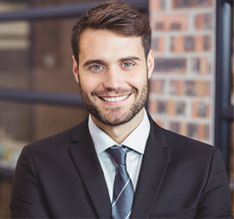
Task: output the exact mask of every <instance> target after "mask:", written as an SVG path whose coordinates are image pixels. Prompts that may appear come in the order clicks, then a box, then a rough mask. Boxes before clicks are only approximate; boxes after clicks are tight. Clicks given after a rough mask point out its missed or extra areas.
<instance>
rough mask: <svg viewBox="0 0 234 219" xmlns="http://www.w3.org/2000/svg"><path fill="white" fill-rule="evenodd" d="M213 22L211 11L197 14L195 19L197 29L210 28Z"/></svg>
mask: <svg viewBox="0 0 234 219" xmlns="http://www.w3.org/2000/svg"><path fill="white" fill-rule="evenodd" d="M211 22H212V15H211V13H205V14H197V15H196V16H195V20H194V26H195V28H196V29H197V30H210V29H211Z"/></svg>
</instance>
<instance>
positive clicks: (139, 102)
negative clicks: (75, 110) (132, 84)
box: [80, 79, 148, 126]
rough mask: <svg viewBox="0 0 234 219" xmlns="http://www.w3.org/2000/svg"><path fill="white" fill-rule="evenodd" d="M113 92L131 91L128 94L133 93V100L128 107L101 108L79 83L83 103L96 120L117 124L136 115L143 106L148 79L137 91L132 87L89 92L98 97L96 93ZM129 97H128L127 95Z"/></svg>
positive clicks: (109, 124) (146, 94)
mask: <svg viewBox="0 0 234 219" xmlns="http://www.w3.org/2000/svg"><path fill="white" fill-rule="evenodd" d="M110 91H111V92H112V94H113V93H115V94H123V93H131V95H130V96H132V95H135V100H134V102H133V103H132V104H131V105H130V106H129V107H126V106H125V107H124V109H125V111H123V110H124V109H123V108H122V107H113V108H102V107H99V106H98V105H97V104H96V103H95V101H92V100H91V99H90V98H89V96H88V95H87V93H86V92H85V91H84V90H83V89H82V86H81V85H80V92H81V96H82V99H83V103H84V105H85V107H86V109H87V110H88V111H89V113H91V114H92V115H93V116H94V117H95V118H96V119H97V120H99V121H100V122H102V123H103V124H105V125H108V126H118V125H122V124H124V123H127V122H128V121H130V120H131V119H132V118H133V117H135V115H137V114H138V113H139V112H140V111H141V109H142V108H143V107H144V106H145V103H146V100H147V97H148V80H147V79H146V82H145V84H144V85H143V87H142V90H141V91H139V90H138V89H136V88H132V89H121V88H120V89H116V90H115V89H106V90H104V91H94V92H92V93H91V95H92V96H94V97H96V98H99V97H98V95H101V94H102V95H104V94H108V92H110ZM128 98H129V97H128Z"/></svg>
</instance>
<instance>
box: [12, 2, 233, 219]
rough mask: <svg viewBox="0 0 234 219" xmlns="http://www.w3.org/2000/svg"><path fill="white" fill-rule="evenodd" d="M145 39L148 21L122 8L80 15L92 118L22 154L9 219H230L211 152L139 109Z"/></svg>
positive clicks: (148, 54)
mask: <svg viewBox="0 0 234 219" xmlns="http://www.w3.org/2000/svg"><path fill="white" fill-rule="evenodd" d="M150 41H151V30H150V27H149V23H148V20H147V19H146V18H145V17H144V16H143V15H141V14H140V13H139V12H137V11H136V10H135V9H133V8H131V7H130V6H129V5H127V4H125V3H121V2H117V1H109V2H104V3H102V4H101V5H99V6H97V7H95V8H93V9H91V10H90V11H88V12H87V13H85V14H84V15H83V16H81V17H80V18H79V21H78V22H77V24H76V25H75V27H74V29H73V34H72V48H73V53H74V56H73V74H74V76H75V80H76V81H77V83H78V84H79V87H80V91H81V95H82V99H83V102H84V105H85V106H86V108H87V109H88V111H89V112H90V116H89V118H88V120H87V121H85V122H84V123H82V124H80V125H78V126H76V127H74V128H72V129H70V130H67V131H65V132H63V133H60V134H58V135H55V136H52V137H49V138H47V139H44V140H41V141H39V142H37V143H34V144H31V145H29V146H27V147H25V148H24V149H23V151H22V154H21V156H20V158H19V161H18V164H17V167H16V171H15V178H14V185H13V192H12V201H11V213H12V217H13V218H16V217H20V218H111V217H112V218H121V219H122V218H129V217H131V218H150V217H151V218H231V206H230V198H229V189H228V180H227V177H226V173H225V168H224V165H223V161H222V158H221V155H220V153H219V152H218V151H217V149H216V148H214V147H211V146H209V145H205V144H204V143H200V142H197V141H194V140H191V139H189V138H186V137H183V136H180V135H178V134H175V133H172V132H170V131H167V130H164V129H162V128H160V127H159V126H158V125H157V124H156V123H155V122H154V121H153V120H152V119H151V117H150V116H149V115H148V114H147V113H146V111H145V108H144V105H145V102H146V99H147V94H148V79H149V78H150V76H151V74H152V71H153V67H154V55H153V51H152V50H151V49H150Z"/></svg>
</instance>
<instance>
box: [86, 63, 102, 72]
mask: <svg viewBox="0 0 234 219" xmlns="http://www.w3.org/2000/svg"><path fill="white" fill-rule="evenodd" d="M103 68H104V67H103V66H102V65H99V64H93V65H90V66H89V70H91V71H96V72H98V71H102V70H103Z"/></svg>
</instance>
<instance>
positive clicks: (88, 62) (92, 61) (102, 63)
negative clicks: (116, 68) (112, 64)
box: [83, 59, 106, 67]
mask: <svg viewBox="0 0 234 219" xmlns="http://www.w3.org/2000/svg"><path fill="white" fill-rule="evenodd" d="M93 63H98V64H101V65H105V64H106V62H104V61H103V60H100V59H90V60H88V61H86V62H85V63H84V64H83V67H86V66H88V65H90V64H93Z"/></svg>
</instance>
